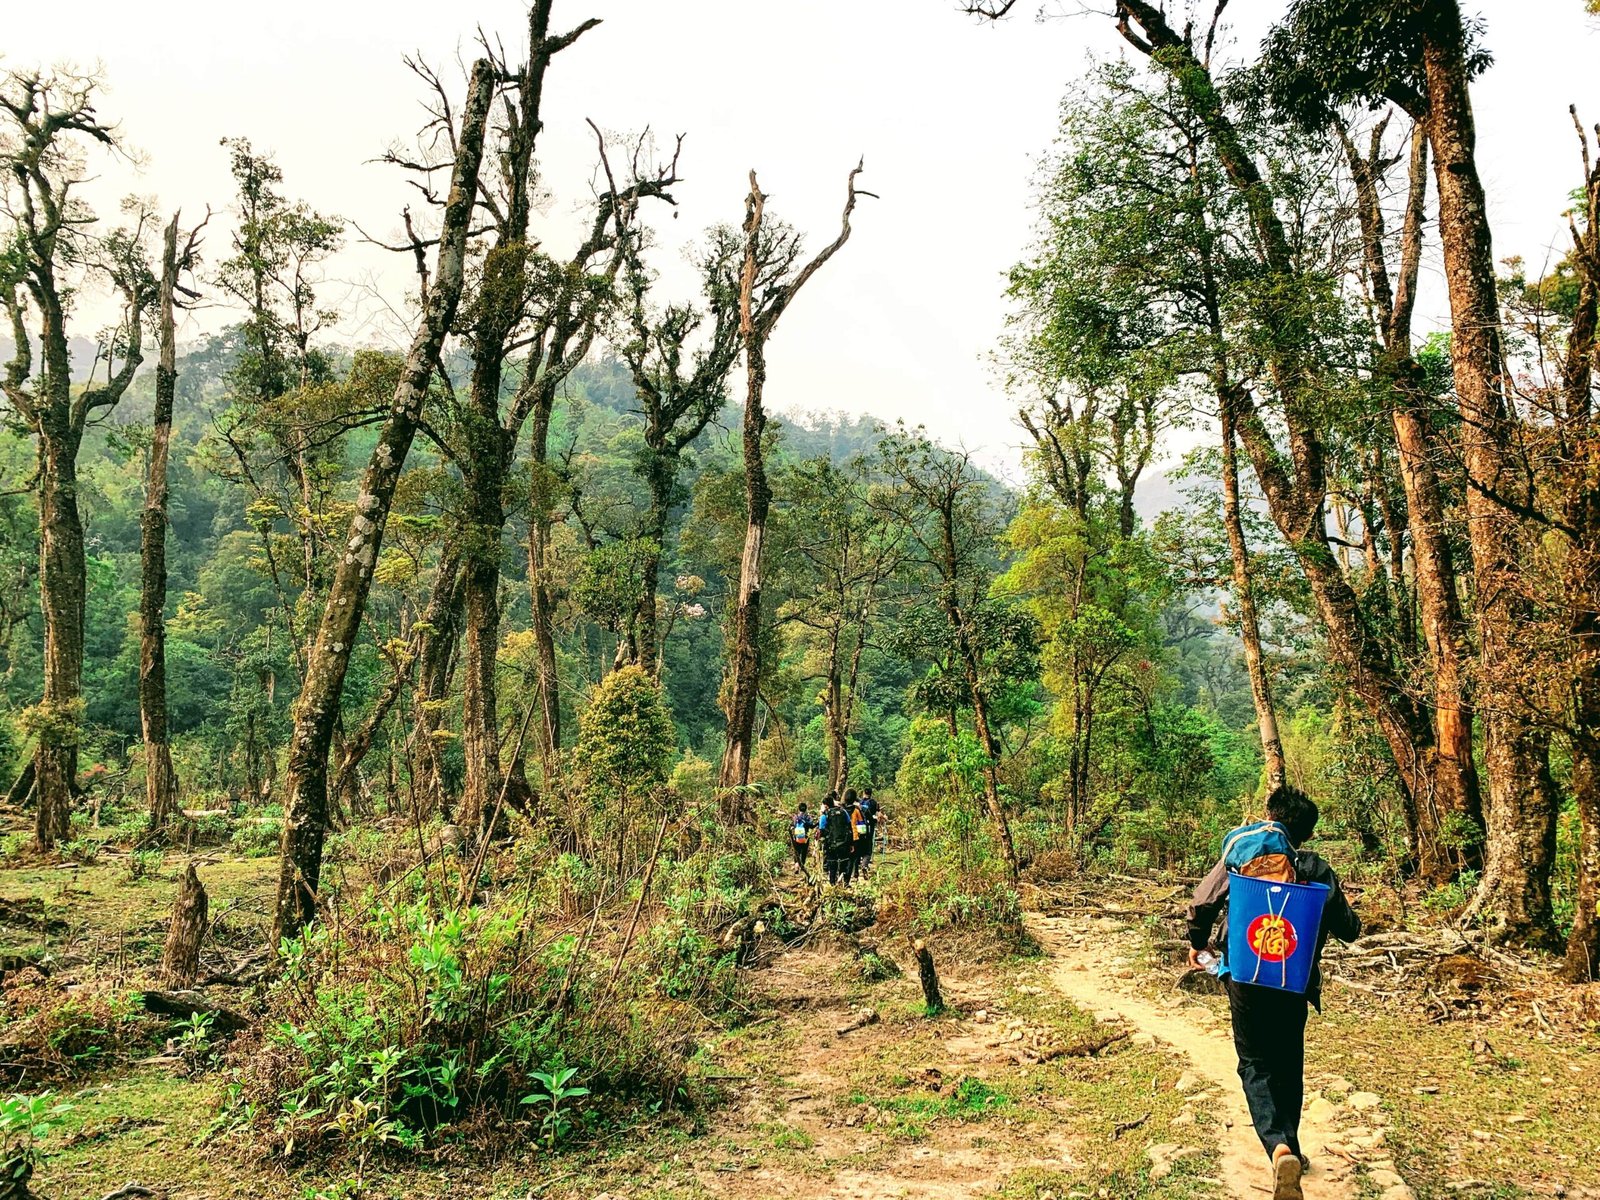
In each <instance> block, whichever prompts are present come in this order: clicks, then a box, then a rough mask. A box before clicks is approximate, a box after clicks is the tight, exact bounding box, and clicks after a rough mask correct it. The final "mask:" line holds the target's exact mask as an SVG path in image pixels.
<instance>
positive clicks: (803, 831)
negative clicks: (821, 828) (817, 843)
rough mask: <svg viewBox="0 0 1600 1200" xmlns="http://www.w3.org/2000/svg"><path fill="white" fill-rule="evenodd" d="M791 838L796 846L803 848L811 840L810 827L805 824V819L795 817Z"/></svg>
mask: <svg viewBox="0 0 1600 1200" xmlns="http://www.w3.org/2000/svg"><path fill="white" fill-rule="evenodd" d="M792 836H793V838H794V844H795V845H796V846H804V845H805V844H806V843H807V842H809V841H810V840H811V826H810V825H809V824H807V823H806V819H805V818H804V817H800V816H797V817H795V819H794V832H793V835H792Z"/></svg>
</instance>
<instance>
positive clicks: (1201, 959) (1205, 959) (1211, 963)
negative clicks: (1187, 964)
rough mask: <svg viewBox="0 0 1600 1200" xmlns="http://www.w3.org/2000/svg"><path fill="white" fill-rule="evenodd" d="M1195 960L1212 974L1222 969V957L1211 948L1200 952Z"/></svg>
mask: <svg viewBox="0 0 1600 1200" xmlns="http://www.w3.org/2000/svg"><path fill="white" fill-rule="evenodd" d="M1195 961H1196V962H1197V963H1199V964H1200V965H1201V966H1202V967H1204V968H1205V969H1206V971H1207V973H1209V974H1211V975H1215V974H1216V973H1217V972H1218V971H1220V970H1221V969H1222V959H1221V958H1219V957H1218V956H1217V955H1215V954H1213V953H1211V951H1209V950H1202V951H1200V953H1199V954H1197V955H1195Z"/></svg>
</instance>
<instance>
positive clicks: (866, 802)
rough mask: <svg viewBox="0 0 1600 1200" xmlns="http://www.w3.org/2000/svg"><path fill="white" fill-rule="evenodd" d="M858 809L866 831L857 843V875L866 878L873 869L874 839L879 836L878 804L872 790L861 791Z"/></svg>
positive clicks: (864, 789) (863, 789)
mask: <svg viewBox="0 0 1600 1200" xmlns="http://www.w3.org/2000/svg"><path fill="white" fill-rule="evenodd" d="M858 807H859V808H860V809H861V819H862V822H863V823H864V824H865V825H866V830H865V832H864V833H863V835H862V836H861V838H860V840H859V841H857V843H856V874H857V875H861V876H865V875H866V873H867V871H868V870H869V869H871V867H872V839H873V838H875V837H877V835H878V802H877V801H876V800H874V799H873V798H872V789H871V788H862V789H861V802H860V804H859V805H858Z"/></svg>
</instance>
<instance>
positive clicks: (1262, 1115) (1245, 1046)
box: [1227, 979, 1308, 1155]
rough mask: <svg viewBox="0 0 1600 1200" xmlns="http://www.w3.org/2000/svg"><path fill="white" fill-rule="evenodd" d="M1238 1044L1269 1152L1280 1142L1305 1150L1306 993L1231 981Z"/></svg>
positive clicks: (1249, 1099)
mask: <svg viewBox="0 0 1600 1200" xmlns="http://www.w3.org/2000/svg"><path fill="white" fill-rule="evenodd" d="M1227 987H1228V1012H1229V1015H1230V1016H1232V1018H1233V1048H1234V1049H1235V1050H1237V1051H1238V1053H1239V1082H1240V1083H1242V1084H1243V1085H1244V1098H1245V1101H1246V1103H1248V1104H1249V1106H1250V1120H1251V1122H1252V1124H1254V1125H1255V1127H1256V1136H1257V1137H1259V1138H1260V1139H1261V1145H1262V1147H1263V1148H1264V1149H1265V1150H1266V1152H1267V1154H1268V1155H1271V1153H1272V1152H1273V1151H1274V1150H1276V1149H1277V1148H1278V1147H1279V1146H1288V1147H1289V1149H1290V1150H1292V1151H1294V1152H1295V1153H1296V1154H1299V1153H1300V1106H1301V1104H1302V1103H1303V1101H1304V1100H1305V1086H1306V1084H1305V1067H1306V1009H1307V1007H1308V1002H1307V1000H1306V998H1305V997H1304V996H1299V995H1296V994H1295V993H1293V992H1280V991H1278V990H1276V989H1274V988H1264V987H1257V986H1255V985H1254V984H1249V983H1239V982H1237V981H1235V980H1232V979H1230V980H1228V981H1227Z"/></svg>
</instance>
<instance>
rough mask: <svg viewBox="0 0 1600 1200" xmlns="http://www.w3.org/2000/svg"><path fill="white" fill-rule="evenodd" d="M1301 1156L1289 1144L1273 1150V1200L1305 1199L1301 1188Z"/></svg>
mask: <svg viewBox="0 0 1600 1200" xmlns="http://www.w3.org/2000/svg"><path fill="white" fill-rule="evenodd" d="M1302 1170H1303V1167H1302V1165H1301V1162H1300V1156H1299V1155H1298V1154H1296V1153H1295V1152H1294V1151H1293V1150H1291V1149H1289V1147H1287V1146H1279V1147H1278V1148H1277V1149H1276V1150H1274V1151H1273V1152H1272V1200H1305V1193H1304V1192H1302V1191H1301V1190H1300V1175H1301V1172H1302Z"/></svg>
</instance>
